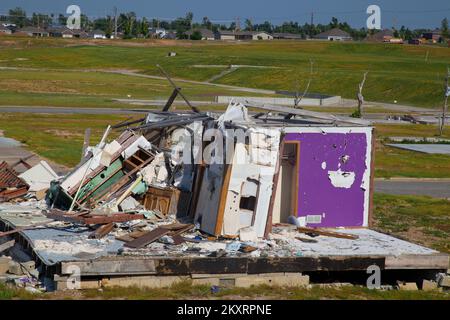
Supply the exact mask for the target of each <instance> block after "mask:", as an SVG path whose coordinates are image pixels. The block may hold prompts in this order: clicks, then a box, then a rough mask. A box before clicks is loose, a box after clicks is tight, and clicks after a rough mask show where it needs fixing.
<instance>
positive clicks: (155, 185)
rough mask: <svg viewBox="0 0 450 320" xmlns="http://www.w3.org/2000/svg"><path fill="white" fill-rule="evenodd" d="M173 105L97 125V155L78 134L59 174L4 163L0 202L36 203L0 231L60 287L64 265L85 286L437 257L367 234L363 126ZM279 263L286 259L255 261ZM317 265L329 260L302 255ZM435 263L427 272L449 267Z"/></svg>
mask: <svg viewBox="0 0 450 320" xmlns="http://www.w3.org/2000/svg"><path fill="white" fill-rule="evenodd" d="M174 94H175V95H176V94H178V92H177V89H175V91H174ZM179 94H181V93H179ZM182 97H183V96H182ZM171 101H173V99H169V101H168V103H167V105H166V106H165V107H164V108H163V110H161V111H151V112H149V113H148V114H147V115H146V116H145V117H143V118H140V119H137V120H129V121H125V122H122V123H119V124H116V125H113V126H109V127H108V128H107V129H106V131H105V133H104V134H103V137H102V139H101V141H100V142H99V143H98V144H96V145H95V146H90V147H88V145H89V143H88V142H89V141H88V139H87V138H86V141H85V146H86V147H85V149H84V152H83V157H82V159H81V161H80V163H79V164H78V165H77V166H76V167H75V168H74V169H73V170H72V171H71V172H69V173H67V174H66V175H65V176H63V177H58V176H57V175H56V174H55V173H54V172H53V171H52V170H51V168H49V166H48V165H47V164H46V163H45V162H42V163H40V164H38V165H37V166H35V167H31V168H28V170H26V171H25V172H24V173H22V174H21V175H19V174H18V173H17V172H15V171H14V170H13V169H12V168H11V167H10V166H8V165H6V164H2V165H1V166H0V182H1V184H0V196H1V195H2V193H3V194H4V193H5V192H6V194H7V195H8V192H15V191H17V190H21V193H20V194H19V196H15V197H13V198H11V197H9V198H6V197H5V196H4V195H3V198H0V199H2V200H12V199H16V202H20V201H22V200H24V199H31V198H36V199H37V200H38V201H36V200H34V201H33V200H27V201H25V202H21V203H20V205H19V207H18V205H17V204H11V203H9V204H7V203H4V204H2V205H0V226H2V227H3V229H4V230H5V231H4V232H3V233H0V236H3V237H7V236H12V235H17V236H18V235H20V237H22V238H21V239H22V241H24V242H27V243H29V244H30V247H31V248H32V250H33V255H34V256H35V257H36V258H37V260H38V261H40V263H41V264H42V265H43V266H46V269H45V270H53V271H47V273H49V272H50V273H51V274H52V275H53V276H57V279H59V280H57V282H58V281H60V283H59V285H61V284H63V282H64V281H63V280H61V279H64V278H61V277H63V276H65V275H67V274H69V273H70V272H69V269H68V268H69V266H70V265H73V264H75V265H77V266H78V267H80V268H81V270H82V274H83V276H88V277H89V276H91V277H92V276H100V277H101V276H111V277H112V276H119V275H122V276H124V275H125V276H127V275H145V274H147V275H148V274H149V273H150V274H153V275H182V276H185V275H188V274H196V273H200V274H203V273H208V274H213V273H253V274H255V273H270V272H297V273H298V272H302V271H308V270H309V271H315V270H321V269H323V268H325V269H327V268H329V269H330V268H331V269H333V270H334V269H336V270H345V269H346V268H347V269H352V270H353V269H355V268H356V269H357V270H360V269H358V268H362V269H361V270H364V268H367V267H368V266H369V265H371V264H374V263H378V264H380V265H382V266H383V268H384V266H385V265H386V264H387V265H389V263H391V264H392V266H396V267H399V266H400V265H402V263H403V262H399V260H392V261H391V260H389V261H390V262H389V261H388V260H385V259H388V258H386V256H391V255H393V256H395V257H397V256H401V255H411V254H419V255H421V256H420V257H421V259H424V260H427V259H428V257H429V256H430V255H433V257H434V256H435V255H436V254H437V253H436V252H435V251H433V250H431V249H427V248H424V247H420V246H417V245H413V244H410V243H407V242H404V241H401V240H398V239H395V238H392V237H389V236H387V235H383V234H380V233H377V232H375V231H371V230H369V229H368V227H369V226H370V220H371V219H370V215H371V202H372V183H373V156H372V155H373V128H372V127H371V126H369V125H368V123H367V122H366V121H364V120H361V119H354V118H347V117H337V116H333V115H328V114H323V113H316V112H312V111H306V110H302V109H295V108H288V107H281V106H275V105H271V106H268V105H257V104H254V103H252V102H250V101H241V102H239V103H235V102H231V103H230V104H229V106H228V109H227V110H226V112H224V113H222V114H214V113H203V112H201V111H200V110H198V109H197V108H196V107H194V106H192V105H191V104H190V103H189V102H187V103H188V105H189V106H191V109H192V111H189V112H171V111H169V108H170V105H171ZM249 107H251V108H255V109H258V110H259V111H260V112H258V113H253V114H250V113H249V112H248V108H249ZM47 189H48V191H47V192H46V196H45V200H40V199H41V197H39V196H38V193H40V194H42V192H41V191H42V190H47ZM39 200H40V201H39ZM24 214H25V215H26V214H29V215H30V216H29V219H27V220H26V221H23V215H24ZM324 228H328V229H327V230H325V229H324ZM336 228H347V229H346V231H345V232H342V230H341V231H339V230H336ZM299 234H303V235H302V236H299ZM316 237H317V238H316ZM386 238H389V239H390V240H386ZM335 255H341V256H343V257H344V258H342V259H338V260H339V261H338V260H336V261H335V260H333V259H334V258H330V256H335ZM224 257H226V259H231V260H224V261H225V262H224V263H221V264H217V259H221V258H224ZM277 257H278V258H282V259H287V260H280V261H279V264H278V265H277V264H273V262H272V260H267V259H271V258H277ZM317 257H327V259H328V260H327V259H322V260H308V259H316V258H317ZM197 259H200V260H197ZM233 259H237V260H233ZM255 259H256V260H255ZM345 259H348V260H345ZM396 259H397V258H396ZM435 259H437V260H428V261H433V263H434V264H435V265H434V267H433V266H432V267H430V268H429V269H433V268H437V269H440V268H441V267H442V265H443V264H444V261H445V259H447V260H446V263H447V264H448V257H447V256H437V258H435ZM439 259H440V260H439ZM118 261H121V262H120V263H118ZM232 261H234V262H232ZM277 261H278V260H277ZM311 261H315V262H314V263H312V262H311ZM408 261H409V260H408ZM284 263H286V265H284ZM311 263H312V264H311ZM430 263H431V262H430ZM52 266H58V267H57V269H52ZM222 266H223V268H225V269H221V268H222ZM231 266H233V267H231ZM280 268H281V269H280ZM356 269H355V270H356ZM55 270H59V271H55ZM280 270H281V271H280ZM55 272H56V273H55ZM44 273H45V272H44ZM58 277H59V278H58Z"/></svg>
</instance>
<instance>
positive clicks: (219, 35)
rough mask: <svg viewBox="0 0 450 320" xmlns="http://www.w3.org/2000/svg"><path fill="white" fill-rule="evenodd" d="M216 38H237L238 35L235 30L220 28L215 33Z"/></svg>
mask: <svg viewBox="0 0 450 320" xmlns="http://www.w3.org/2000/svg"><path fill="white" fill-rule="evenodd" d="M215 39H216V40H236V35H235V32H234V31H228V30H220V31H217V32H216V34H215Z"/></svg>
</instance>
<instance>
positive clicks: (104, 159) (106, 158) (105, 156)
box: [100, 140, 121, 167]
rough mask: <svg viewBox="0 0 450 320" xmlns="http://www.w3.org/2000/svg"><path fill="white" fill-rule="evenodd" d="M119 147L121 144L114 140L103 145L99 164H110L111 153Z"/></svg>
mask: <svg viewBox="0 0 450 320" xmlns="http://www.w3.org/2000/svg"><path fill="white" fill-rule="evenodd" d="M120 148H121V145H120V143H118V142H117V141H116V140H114V141H112V142H111V143H108V144H107V145H105V148H104V149H103V152H102V155H101V157H100V164H101V165H102V166H105V167H107V166H109V165H110V164H111V161H112V158H113V155H114V154H115V153H116V152H118V151H119V150H120Z"/></svg>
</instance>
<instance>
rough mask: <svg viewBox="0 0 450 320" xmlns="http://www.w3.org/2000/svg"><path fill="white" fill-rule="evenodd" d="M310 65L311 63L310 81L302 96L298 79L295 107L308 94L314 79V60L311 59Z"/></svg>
mask: <svg viewBox="0 0 450 320" xmlns="http://www.w3.org/2000/svg"><path fill="white" fill-rule="evenodd" d="M309 65H310V70H309V79H308V83H307V84H306V88H305V90H304V91H303V94H302V95H301V96H300V84H299V82H298V81H297V83H296V90H295V98H294V108H296V109H297V108H298V106H299V104H300V102H301V101H302V99H303V98H304V97H305V96H306V94H307V93H308V90H309V86H310V85H311V81H312V76H313V66H314V60H312V59H309Z"/></svg>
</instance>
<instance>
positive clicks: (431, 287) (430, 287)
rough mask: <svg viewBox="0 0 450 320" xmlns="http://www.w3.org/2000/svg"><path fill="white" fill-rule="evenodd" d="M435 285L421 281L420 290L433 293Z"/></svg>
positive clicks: (434, 283)
mask: <svg viewBox="0 0 450 320" xmlns="http://www.w3.org/2000/svg"><path fill="white" fill-rule="evenodd" d="M437 287H438V286H437V283H436V282H434V281H430V280H423V282H422V290H423V291H433V290H436V289H437Z"/></svg>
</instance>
